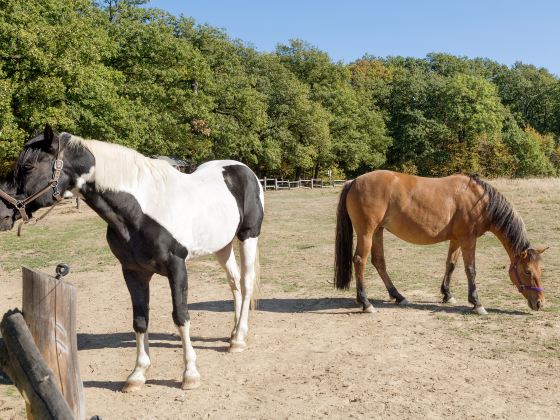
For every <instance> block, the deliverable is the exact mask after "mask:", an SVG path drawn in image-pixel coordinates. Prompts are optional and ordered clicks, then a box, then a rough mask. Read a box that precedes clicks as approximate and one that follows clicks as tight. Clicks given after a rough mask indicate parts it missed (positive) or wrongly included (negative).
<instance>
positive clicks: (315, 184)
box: [259, 177, 346, 191]
mask: <svg viewBox="0 0 560 420" xmlns="http://www.w3.org/2000/svg"><path fill="white" fill-rule="evenodd" d="M259 181H260V183H261V185H262V187H263V189H264V190H265V191H267V190H275V191H278V190H293V189H297V188H303V189H311V190H313V189H315V188H333V187H336V186H340V185H344V183H345V182H346V180H345V179H332V180H330V181H323V180H322V179H321V178H311V179H298V180H297V181H289V180H285V179H278V178H267V177H264V178H262V179H259Z"/></svg>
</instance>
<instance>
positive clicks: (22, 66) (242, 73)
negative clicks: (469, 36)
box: [0, 0, 560, 178]
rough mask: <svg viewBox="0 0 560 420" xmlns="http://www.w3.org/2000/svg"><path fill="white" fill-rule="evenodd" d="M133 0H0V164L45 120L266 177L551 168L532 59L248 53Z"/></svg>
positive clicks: (555, 84) (556, 154) (554, 144)
mask: <svg viewBox="0 0 560 420" xmlns="http://www.w3.org/2000/svg"><path fill="white" fill-rule="evenodd" d="M146 3H147V1H146V0H98V1H91V0H71V1H69V0H44V1H41V2H38V1H36V0H0V175H3V174H5V173H6V172H7V171H9V170H10V168H11V163H12V162H13V159H14V158H15V157H16V156H17V154H18V152H19V150H20V148H21V146H22V144H23V142H24V141H25V140H26V139H29V138H30V137H31V136H32V135H34V134H35V133H36V132H37V131H38V130H40V129H41V128H42V127H43V125H44V124H45V122H49V123H51V124H52V125H54V126H55V127H56V129H58V130H60V131H62V130H66V131H70V132H73V133H76V134H79V135H81V136H84V137H89V138H97V139H101V140H106V141H112V142H118V143H121V144H124V145H127V146H129V147H133V148H135V149H138V150H139V151H141V152H143V153H145V154H148V155H155V154H157V155H174V156H177V157H181V158H184V159H187V160H190V161H194V162H202V161H204V160H208V159H226V158H227V159H238V160H241V161H244V162H246V163H247V164H248V165H250V166H251V167H252V168H254V169H255V170H256V171H257V172H258V173H259V174H261V175H268V176H284V177H296V178H297V177H304V176H305V177H308V176H315V177H317V176H324V174H325V173H326V172H327V171H328V170H334V171H335V173H337V176H343V175H344V176H355V175H358V174H360V173H363V172H365V171H369V170H373V169H377V168H383V167H385V168H393V169H397V170H401V171H405V172H408V173H414V174H419V175H430V176H440V175H447V174H449V173H452V172H456V171H469V172H479V173H482V174H483V175H486V176H548V175H556V174H557V173H558V170H559V169H560V145H559V137H560V80H559V79H558V78H557V77H556V76H554V75H552V74H550V73H549V72H548V71H547V70H545V69H542V68H536V67H534V66H531V65H526V64H522V63H516V64H515V65H514V66H513V67H511V68H508V67H507V66H504V65H501V64H499V63H496V62H494V61H491V60H488V59H478V58H477V59H469V58H466V57H456V56H451V55H448V54H440V53H432V54H429V55H428V56H427V57H425V58H422V59H420V58H407V57H387V58H381V57H373V56H369V55H366V56H364V57H362V58H361V59H358V60H356V61H355V62H353V63H350V64H344V63H341V62H333V60H332V59H331V58H330V57H329V56H328V54H326V53H325V52H323V51H321V50H319V49H317V48H315V47H313V46H311V45H309V44H307V43H305V42H304V41H301V40H291V41H290V42H289V43H288V44H286V45H278V47H277V49H276V51H275V52H273V53H259V52H257V51H256V50H255V49H254V48H252V47H250V46H247V45H245V44H244V43H242V42H241V41H239V40H233V39H231V38H230V37H228V35H227V34H226V33H225V32H224V31H222V30H219V29H216V28H213V27H211V26H208V25H197V24H196V23H195V22H194V20H193V19H191V18H188V17H184V16H180V17H176V16H173V15H170V14H168V13H166V12H164V11H161V10H157V9H153V8H149V7H147V6H146Z"/></svg>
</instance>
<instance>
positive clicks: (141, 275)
mask: <svg viewBox="0 0 560 420" xmlns="http://www.w3.org/2000/svg"><path fill="white" fill-rule="evenodd" d="M123 275H124V279H125V282H126V286H127V288H128V291H129V293H130V298H131V300H132V316H133V323H132V326H133V328H134V331H135V332H136V364H135V366H134V370H133V371H132V373H131V374H130V375H129V376H128V378H127V380H126V382H125V384H124V386H123V388H122V391H123V392H131V391H137V390H139V389H140V388H142V386H143V385H144V383H145V382H146V371H147V370H148V368H149V367H150V357H149V355H148V353H149V350H148V340H147V339H146V338H147V334H148V323H149V304H150V279H151V278H152V273H149V272H145V271H135V270H128V269H125V268H124V267H123Z"/></svg>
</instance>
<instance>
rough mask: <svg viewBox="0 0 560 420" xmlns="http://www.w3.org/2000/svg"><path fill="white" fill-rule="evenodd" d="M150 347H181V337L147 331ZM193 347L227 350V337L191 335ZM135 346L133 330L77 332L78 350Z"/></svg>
mask: <svg viewBox="0 0 560 420" xmlns="http://www.w3.org/2000/svg"><path fill="white" fill-rule="evenodd" d="M149 339H150V347H161V348H182V345H181V338H180V337H179V335H178V334H177V335H176V334H167V333H158V332H153V333H149ZM191 340H192V342H193V347H194V348H195V349H210V350H215V351H220V352H222V351H227V349H228V346H227V344H228V343H229V339H228V338H227V337H191ZM198 343H224V345H223V346H202V345H199V344H198ZM126 347H132V348H136V336H135V335H134V333H133V332H118V333H107V334H105V333H100V334H94V333H79V334H78V350H96V349H106V348H110V349H116V348H126Z"/></svg>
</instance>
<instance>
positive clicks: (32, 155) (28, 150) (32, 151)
mask: <svg viewBox="0 0 560 420" xmlns="http://www.w3.org/2000/svg"><path fill="white" fill-rule="evenodd" d="M43 140H44V138H43V135H42V134H40V135H37V136H35V137H34V138H32V139H31V140H29V141H28V142H27V143H25V145H24V146H23V150H22V152H21V153H20V155H19V157H18V160H17V161H16V165H15V167H14V172H13V177H12V181H11V183H12V185H13V186H14V187H20V185H17V183H16V180H17V179H18V178H19V177H18V175H19V173H20V172H21V171H22V170H23V167H24V165H25V164H26V163H35V162H37V159H39V156H40V154H41V150H42V148H41V142H42V141H43Z"/></svg>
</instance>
